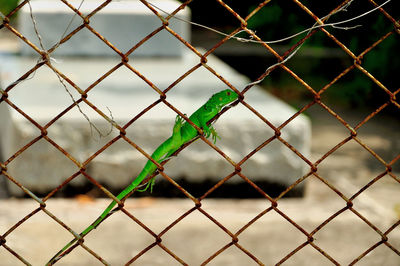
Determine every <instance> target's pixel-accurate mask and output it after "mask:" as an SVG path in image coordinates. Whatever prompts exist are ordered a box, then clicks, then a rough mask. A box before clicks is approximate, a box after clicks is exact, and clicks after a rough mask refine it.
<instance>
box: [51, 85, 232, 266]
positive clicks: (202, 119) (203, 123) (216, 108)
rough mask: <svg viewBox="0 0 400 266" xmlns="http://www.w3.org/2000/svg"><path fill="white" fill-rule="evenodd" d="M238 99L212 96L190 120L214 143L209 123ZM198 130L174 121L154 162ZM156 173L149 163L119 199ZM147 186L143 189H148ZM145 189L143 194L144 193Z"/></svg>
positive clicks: (225, 93) (222, 94) (226, 92)
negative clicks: (226, 106) (211, 138)
mask: <svg viewBox="0 0 400 266" xmlns="http://www.w3.org/2000/svg"><path fill="white" fill-rule="evenodd" d="M237 98H238V95H237V94H236V93H235V92H234V91H232V90H229V89H227V90H223V91H220V92H218V93H216V94H214V95H213V96H211V98H210V99H209V100H208V101H207V102H206V103H205V104H204V105H203V106H201V107H200V108H199V109H198V110H197V111H195V112H194V113H193V114H192V115H191V116H190V117H189V119H190V120H191V121H192V122H193V124H195V125H196V126H198V127H199V128H201V129H202V130H203V132H204V136H205V137H206V138H208V137H209V136H210V135H212V136H213V140H214V143H215V141H216V139H217V138H218V135H217V133H216V131H215V129H214V128H213V127H209V126H208V125H207V122H208V121H210V120H211V119H212V118H213V117H214V116H216V115H217V114H218V113H219V112H220V111H221V109H222V108H223V107H224V106H225V105H227V104H229V103H232V102H233V101H235V100H236V99H237ZM198 134H199V133H198V131H197V129H195V128H194V127H193V126H192V125H190V124H189V123H188V122H184V119H183V118H182V117H180V116H179V115H178V116H177V117H176V119H175V125H174V128H173V131H172V136H171V137H169V138H168V139H167V140H166V141H164V142H163V143H162V144H161V145H160V146H159V147H158V148H157V149H156V150H155V151H154V153H153V154H152V155H151V158H153V160H154V161H156V162H158V163H161V162H162V161H163V160H165V159H167V158H169V157H170V156H171V155H172V154H173V153H174V152H175V151H177V150H178V149H179V148H180V147H181V146H182V145H184V144H186V143H188V142H189V141H191V140H193V139H194V138H196V137H197V136H198ZM156 170H157V166H156V165H155V164H154V163H153V162H152V161H151V160H148V161H147V163H146V165H145V166H144V168H143V170H142V172H140V174H139V175H138V177H137V178H136V179H135V180H133V181H132V183H131V184H129V185H128V186H127V187H126V188H125V189H124V190H123V191H122V192H121V193H119V194H118V196H117V199H119V200H123V199H124V198H125V197H126V196H127V195H128V194H129V193H131V192H132V191H133V190H134V189H135V188H136V187H137V186H139V185H140V184H141V183H142V181H143V180H144V179H145V178H146V177H147V176H149V175H151V174H153V173H154V172H155V171H156ZM149 184H150V187H151V188H152V186H153V184H154V178H153V179H152V180H150V181H149V183H148V185H149ZM148 185H147V186H146V188H145V189H144V190H146V189H147V188H148ZM144 190H143V191H144ZM116 204H117V202H116V201H113V202H111V203H110V205H108V207H107V208H106V209H105V210H104V211H103V213H102V214H101V215H100V216H99V217H98V218H97V219H96V220H95V221H94V222H93V223H92V224H91V225H90V226H88V227H87V228H86V229H85V230H83V231H82V233H80V234H79V235H80V236H81V237H84V236H86V235H87V234H88V233H89V232H90V231H92V230H93V229H95V228H96V227H97V226H98V225H99V224H100V223H101V222H102V221H103V220H104V219H105V218H106V217H107V216H108V215H109V213H110V212H111V210H112V209H113V208H114V207H115V205H116ZM76 241H77V239H76V238H74V239H73V240H71V242H69V243H68V244H67V245H66V246H65V247H63V248H62V249H61V250H60V251H59V252H58V253H57V254H56V255H54V257H53V258H51V259H50V261H49V262H48V263H47V264H46V265H53V264H54V263H55V262H56V261H58V260H59V259H61V258H62V257H63V255H61V254H62V253H63V252H64V251H66V250H67V249H68V248H69V247H71V246H72V245H73V244H74V243H75V242H76Z"/></svg>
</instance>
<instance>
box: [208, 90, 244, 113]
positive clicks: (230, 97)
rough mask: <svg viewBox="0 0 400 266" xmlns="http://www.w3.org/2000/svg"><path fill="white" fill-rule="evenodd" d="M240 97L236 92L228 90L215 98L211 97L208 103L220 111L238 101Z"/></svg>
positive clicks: (218, 93)
mask: <svg viewBox="0 0 400 266" xmlns="http://www.w3.org/2000/svg"><path fill="white" fill-rule="evenodd" d="M237 98H238V95H237V93H236V92H234V91H233V90H230V89H226V90H223V91H220V92H217V93H216V94H214V95H213V96H211V98H210V100H209V101H208V102H209V103H210V104H212V105H216V106H217V107H218V108H219V109H220V108H222V107H224V106H225V105H227V104H229V103H231V102H233V101H235V100H237Z"/></svg>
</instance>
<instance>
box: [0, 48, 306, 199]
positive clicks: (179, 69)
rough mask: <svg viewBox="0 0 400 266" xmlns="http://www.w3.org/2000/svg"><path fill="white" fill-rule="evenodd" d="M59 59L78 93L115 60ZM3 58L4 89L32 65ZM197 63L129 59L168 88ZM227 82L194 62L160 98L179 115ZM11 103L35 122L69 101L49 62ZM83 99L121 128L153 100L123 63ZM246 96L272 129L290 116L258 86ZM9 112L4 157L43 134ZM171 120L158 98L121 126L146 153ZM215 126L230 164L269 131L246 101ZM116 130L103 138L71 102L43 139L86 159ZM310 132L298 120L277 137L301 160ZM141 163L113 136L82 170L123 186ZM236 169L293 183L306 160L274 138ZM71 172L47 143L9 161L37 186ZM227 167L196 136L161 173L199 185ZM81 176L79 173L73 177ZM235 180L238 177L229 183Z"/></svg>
mask: <svg viewBox="0 0 400 266" xmlns="http://www.w3.org/2000/svg"><path fill="white" fill-rule="evenodd" d="M56 59H57V62H55V63H54V66H55V67H56V68H58V69H60V71H62V72H63V73H64V74H65V75H67V76H68V77H69V78H70V79H71V80H72V81H73V82H74V83H76V84H77V85H78V86H79V87H80V88H81V89H82V90H85V89H86V88H87V87H88V86H89V85H90V84H91V83H92V82H94V81H95V80H96V79H98V78H99V77H100V75H101V73H105V72H106V71H108V70H109V69H111V68H112V67H113V66H115V65H116V64H117V63H118V61H117V60H115V59H112V58H109V59H96V58H91V59H90V60H88V59H71V58H67V57H65V58H62V57H58V58H56ZM1 60H2V62H4V64H3V66H4V68H2V69H1V71H2V73H3V75H4V76H5V77H7V80H5V85H6V86H7V85H8V84H10V83H11V82H13V81H14V80H16V79H17V78H18V77H19V76H20V75H21V74H22V73H24V71H23V70H24V69H26V67H27V66H29V65H31V64H32V62H34V59H32V58H30V57H12V56H8V57H5V56H3V58H1ZM208 60H209V62H208V64H209V65H210V66H211V67H213V68H214V69H215V70H216V71H218V73H219V74H221V75H222V76H223V77H225V78H226V79H227V80H229V81H230V82H231V83H232V84H233V85H234V86H236V87H237V88H243V87H244V86H245V85H246V84H247V83H248V80H247V79H246V78H245V77H244V76H242V75H240V74H239V73H237V72H236V71H234V70H233V69H231V68H230V67H229V66H227V65H225V64H224V63H223V62H221V61H220V60H218V59H217V58H216V57H214V56H209V57H208ZM198 61H199V58H198V57H197V56H196V55H194V54H193V53H186V54H185V55H184V56H183V57H182V58H180V59H179V58H175V59H174V58H165V59H162V60H161V59H144V58H143V59H138V60H136V61H135V62H134V64H132V65H133V66H134V67H135V68H137V69H138V70H139V71H140V72H141V73H142V74H143V75H145V76H146V77H147V78H148V79H149V80H150V81H152V82H153V83H154V84H155V85H156V86H157V87H158V88H160V89H165V88H167V87H168V86H169V85H170V84H171V83H173V82H174V81H175V80H176V79H177V78H178V77H179V76H180V75H182V74H183V73H185V72H186V71H187V70H188V69H190V68H191V67H192V66H194V65H196V64H197V63H198ZM25 71H26V70H25ZM68 88H69V90H70V91H71V93H73V95H74V96H75V97H77V94H76V93H74V89H73V88H72V87H71V86H68ZM226 88H227V87H226V85H225V84H224V83H222V82H221V81H220V80H219V79H218V78H216V77H215V76H214V75H213V74H212V73H210V72H209V71H208V70H207V69H205V68H200V69H197V70H196V71H194V72H193V73H191V74H190V75H189V76H188V77H187V78H185V79H184V80H183V81H182V82H180V83H179V84H178V85H177V86H176V87H174V88H173V89H172V90H171V91H170V92H169V93H168V94H167V101H168V102H169V103H171V104H173V105H174V106H175V107H176V108H178V109H179V110H181V112H183V113H186V114H188V115H190V114H191V113H192V112H194V111H195V110H197V109H198V108H199V107H200V106H201V105H202V104H204V103H205V102H206V101H207V100H208V98H209V97H210V96H211V95H212V94H213V93H215V92H217V91H220V90H222V89H226ZM9 99H10V100H11V101H13V103H14V104H16V105H17V106H19V107H20V108H21V109H22V110H23V111H24V112H26V113H27V114H29V116H31V117H32V118H33V119H35V120H36V121H38V122H39V123H40V124H41V125H45V124H46V123H48V122H49V121H50V120H51V119H52V118H53V117H55V116H56V115H58V114H59V113H61V112H62V111H63V110H64V109H65V108H66V107H68V106H69V105H70V104H71V103H72V100H71V98H70V97H69V95H68V94H67V92H66V91H65V88H64V87H63V86H62V85H61V84H60V82H59V80H58V78H57V77H56V76H55V74H54V73H53V72H52V71H51V70H49V69H48V68H47V67H46V66H44V67H42V68H40V69H39V70H38V71H37V72H36V73H35V75H34V77H33V78H31V79H29V80H27V81H25V82H22V83H20V84H19V85H18V86H16V87H15V88H14V89H12V90H11V91H10V93H9ZM87 99H88V100H89V101H90V102H91V103H93V104H94V105H96V106H97V108H98V109H99V110H101V111H102V112H103V113H104V114H106V115H108V116H110V113H109V110H110V111H111V112H112V116H113V117H114V118H115V120H116V122H117V123H118V124H119V125H124V124H125V123H126V122H127V121H129V120H130V119H132V118H133V117H135V116H136V115H137V114H138V113H139V112H140V111H142V110H143V109H144V108H145V107H147V106H149V105H150V104H151V103H153V102H154V101H156V100H157V99H159V96H158V94H157V93H156V92H155V91H154V90H153V89H152V88H150V87H149V86H148V85H147V84H146V83H145V82H144V81H143V80H141V79H140V78H138V77H137V76H136V75H135V74H134V73H132V72H131V71H130V70H128V69H127V68H126V67H124V66H123V67H121V68H120V69H119V70H117V71H116V72H115V73H113V74H111V75H110V76H109V77H107V78H106V79H104V80H103V81H102V82H101V83H99V84H98V85H97V86H96V87H94V88H93V89H92V90H91V91H90V92H89V93H88V98H87ZM245 100H246V102H247V103H248V104H250V105H251V106H252V107H253V108H255V109H256V110H257V111H258V112H259V113H261V114H262V115H263V116H265V117H266V118H267V119H268V120H269V121H270V122H271V123H272V124H274V125H275V126H279V125H280V124H282V123H283V122H284V121H285V120H287V119H288V118H289V117H290V116H291V115H293V114H294V113H295V110H294V109H293V108H291V107H290V106H288V105H287V104H285V103H283V102H282V101H280V100H279V99H277V98H275V97H273V96H272V95H270V94H268V93H266V92H264V91H262V90H261V89H260V88H258V87H255V88H253V89H251V90H250V91H249V92H248V93H247V94H246V95H245ZM1 105H4V103H1ZM80 106H81V108H82V110H83V111H84V112H85V113H86V114H87V115H88V116H89V117H90V119H91V121H92V122H93V123H94V124H95V125H96V126H97V127H99V128H100V129H101V130H102V132H103V133H105V132H107V131H108V130H109V128H110V125H109V124H108V122H107V121H105V120H104V119H103V118H102V117H101V116H100V115H98V114H97V113H95V112H94V111H93V110H92V109H91V108H89V107H88V106H87V105H86V104H84V103H82V104H81V105H80ZM108 109H109V110H108ZM10 113H11V120H12V121H13V123H14V125H15V127H16V128H17V129H18V131H19V133H18V134H9V138H10V143H14V146H13V149H11V151H10V150H9V151H8V152H5V158H6V159H7V158H9V156H11V155H12V154H13V153H14V152H16V151H17V150H18V149H19V148H20V147H22V146H23V145H25V144H26V143H28V142H29V141H30V140H32V139H33V138H35V137H37V136H39V135H40V131H39V130H38V129H37V128H36V127H35V126H34V125H33V124H31V123H30V122H29V121H27V120H26V119H25V118H24V117H22V116H21V115H19V114H18V113H17V112H16V111H15V110H11V112H10ZM175 116H176V113H175V112H174V111H172V110H171V109H170V108H169V107H167V106H166V105H165V104H163V103H160V104H159V105H157V106H156V107H155V108H154V109H151V110H150V111H149V112H148V113H146V114H145V115H143V117H141V118H140V119H138V120H137V121H136V122H135V123H133V124H132V125H131V126H130V127H129V128H128V129H127V136H128V137H129V138H131V139H132V141H134V142H135V143H136V144H138V145H139V146H140V147H141V148H142V149H144V150H145V151H146V152H147V153H149V154H151V153H152V152H153V151H154V149H155V148H156V147H157V146H158V145H159V144H161V143H162V142H163V141H164V140H165V139H166V138H168V137H169V136H170V135H171V132H172V127H173V124H174V119H175ZM215 128H216V129H217V131H218V132H219V135H220V136H221V140H218V141H217V144H216V145H217V146H218V147H219V148H220V149H221V150H222V151H223V152H225V153H226V154H227V155H228V156H229V157H230V158H232V160H234V161H235V162H239V161H240V160H241V159H242V158H243V157H244V156H246V155H247V154H249V153H250V152H251V151H252V150H253V149H255V148H256V147H258V146H259V145H260V144H261V143H263V142H264V141H266V140H267V139H268V138H270V137H271V136H273V134H274V133H273V131H272V130H271V128H269V127H268V126H267V125H266V124H265V123H263V122H262V121H261V120H260V119H259V118H258V117H257V116H256V115H254V114H253V113H252V112H250V111H249V110H248V109H247V108H245V107H244V106H243V105H238V106H236V107H235V108H232V109H230V110H229V112H227V113H225V114H224V115H223V116H222V117H221V118H220V119H219V120H218V121H217V122H216V123H215ZM117 134H118V132H115V131H114V132H112V133H111V134H110V135H109V136H107V137H104V138H100V139H99V138H98V136H97V135H96V134H91V129H90V126H89V124H88V122H87V121H86V120H85V119H84V118H83V116H82V114H81V113H80V112H79V111H78V110H77V108H74V109H72V110H71V111H70V112H68V113H67V114H66V115H65V116H63V117H61V118H60V119H59V120H58V121H57V122H56V123H54V124H53V125H52V126H50V127H49V128H48V136H49V137H50V138H51V139H52V140H53V141H55V142H56V143H58V144H59V145H60V146H61V147H62V148H63V149H65V150H66V151H68V152H69V153H70V154H71V155H72V156H73V157H74V158H75V159H76V160H77V161H79V162H83V161H85V160H86V159H87V158H88V157H89V156H91V155H92V154H93V153H95V152H96V151H97V150H98V149H99V148H101V147H102V146H103V145H105V143H107V142H108V141H109V140H111V139H112V138H113V137H115V136H116V135H117ZM310 134H311V131H310V122H309V120H308V119H307V118H306V117H304V116H299V117H297V118H296V119H294V120H293V121H292V122H290V123H289V124H288V125H287V126H285V127H284V129H282V138H284V139H285V140H286V141H287V142H289V143H290V144H291V145H293V146H294V147H295V148H296V149H298V150H299V151H300V152H301V153H302V154H303V155H305V156H308V155H309V152H310ZM145 162H146V158H145V157H144V156H143V155H142V154H140V153H139V152H138V151H137V150H136V149H134V148H133V147H132V146H130V145H129V144H128V143H127V142H125V141H124V140H119V141H117V142H116V143H114V144H113V145H112V146H111V147H109V148H107V149H106V150H105V151H104V152H102V153H101V154H100V155H99V156H97V157H96V158H95V159H94V160H93V161H92V162H90V163H89V164H88V166H87V172H88V173H89V174H90V175H92V177H93V178H95V179H96V180H97V181H98V182H101V183H103V184H106V185H108V186H110V187H113V188H119V189H121V188H123V187H124V186H125V185H126V184H127V183H128V182H130V181H131V180H132V179H133V178H134V177H135V176H136V175H137V174H138V173H139V172H140V171H141V169H142V167H143V166H144V164H145ZM242 168H243V173H244V174H245V175H246V176H247V177H248V178H250V179H251V180H253V181H262V180H264V181H271V182H276V183H279V184H284V185H289V184H291V183H293V182H294V181H295V180H296V179H298V178H300V177H301V176H302V175H303V174H304V173H305V171H307V169H309V168H308V166H307V165H306V163H305V162H303V161H302V160H301V159H300V158H299V157H297V155H296V154H294V153H293V152H292V151H291V150H290V149H289V148H288V147H286V146H285V145H283V144H282V143H281V142H279V141H277V140H274V141H273V142H272V143H270V144H269V145H268V146H266V147H264V148H263V149H261V150H260V151H259V152H257V153H256V154H255V155H254V156H252V157H251V158H249V160H248V161H247V162H245V163H244V164H243V165H242ZM77 170H78V168H77V166H76V165H75V164H74V163H72V161H71V160H69V159H67V158H66V157H65V156H64V155H63V154H62V153H61V152H60V151H59V150H57V149H56V148H54V147H53V146H52V145H51V144H50V143H48V142H47V141H46V140H40V142H38V143H36V144H34V145H33V146H32V147H30V148H29V149H27V150H26V151H24V152H23V154H22V155H21V156H19V157H18V158H16V159H15V160H14V161H13V162H12V163H10V165H9V171H10V173H11V174H12V175H13V176H15V177H16V178H18V179H19V180H20V181H21V182H22V183H23V184H24V185H25V186H26V187H28V188H30V189H32V190H34V191H41V192H44V191H48V190H50V189H52V188H54V187H56V186H58V185H59V184H60V183H61V182H62V181H63V180H65V179H66V178H67V177H69V176H70V175H72V174H73V173H74V172H76V171H77ZM232 171H234V168H233V166H232V165H230V164H229V163H228V162H227V161H226V160H225V159H224V158H222V157H221V156H220V155H219V154H218V153H217V152H216V151H215V150H213V149H212V148H210V147H209V146H208V145H206V144H205V143H204V142H203V141H201V140H199V141H197V142H195V143H193V145H191V146H189V147H188V148H187V149H185V150H184V151H183V152H181V153H180V154H179V156H178V157H176V158H174V159H173V160H171V161H170V162H169V163H168V164H167V165H166V170H165V172H166V173H167V174H168V175H170V176H171V177H172V178H180V177H184V178H186V179H188V180H189V181H193V182H201V181H202V180H204V179H206V178H207V179H211V180H214V182H218V180H220V179H222V178H224V177H225V176H226V175H228V174H229V173H231V172H232ZM84 180H85V179H84V178H77V179H76V181H75V182H77V183H79V182H83V181H84ZM240 180H241V179H240V178H238V177H235V178H233V179H232V182H239V181H240ZM11 190H12V193H13V194H14V195H20V194H21V190H20V189H18V188H16V187H13V188H12V189H11Z"/></svg>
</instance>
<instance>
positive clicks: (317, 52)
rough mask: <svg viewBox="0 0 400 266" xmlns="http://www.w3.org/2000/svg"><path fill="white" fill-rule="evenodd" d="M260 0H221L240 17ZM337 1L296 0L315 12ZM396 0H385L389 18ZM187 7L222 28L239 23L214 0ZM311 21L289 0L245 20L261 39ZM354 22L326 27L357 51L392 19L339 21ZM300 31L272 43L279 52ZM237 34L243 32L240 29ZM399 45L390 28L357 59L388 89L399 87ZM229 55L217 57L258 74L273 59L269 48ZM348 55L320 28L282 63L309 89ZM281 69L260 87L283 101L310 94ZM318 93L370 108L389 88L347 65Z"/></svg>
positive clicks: (354, 8) (363, 6)
mask: <svg viewBox="0 0 400 266" xmlns="http://www.w3.org/2000/svg"><path fill="white" fill-rule="evenodd" d="M181 1H182V0H181ZM261 2H263V1H261V0H248V1H237V0H225V1H224V3H226V4H227V5H228V6H229V7H231V8H232V9H233V10H234V11H235V12H237V13H238V14H239V15H240V16H241V17H242V18H245V17H247V16H248V14H250V12H251V11H253V10H254V8H256V7H257V6H258V5H259V4H260V3H261ZM342 2H343V1H341V0H331V1H315V0H301V3H303V4H304V5H305V6H306V7H307V8H308V9H309V10H310V11H311V12H313V13H314V14H315V15H316V16H318V17H320V18H322V17H323V16H325V15H327V14H328V13H329V12H331V11H332V10H333V9H335V8H336V7H338V5H339V4H340V3H342ZM377 2H378V4H379V3H383V2H384V1H383V0H382V1H377ZM398 2H399V1H395V0H392V1H391V2H390V3H388V4H386V5H385V6H384V9H385V10H386V11H387V12H388V13H389V14H390V15H391V16H392V17H393V18H394V19H398V18H399V17H400V8H399V7H398ZM396 6H397V7H396ZM189 7H190V8H191V9H192V20H193V21H194V22H197V23H200V24H204V25H207V26H210V27H213V28H216V29H219V30H222V31H224V32H227V33H229V32H230V31H232V30H234V29H236V28H238V27H240V21H239V20H238V19H237V18H236V17H235V16H233V15H232V14H231V13H230V12H229V11H227V10H226V9H225V8H224V7H222V6H221V5H220V4H219V3H217V1H215V0H201V1H193V2H192V3H191V4H190V5H189ZM372 8H374V6H373V5H372V4H371V3H370V2H368V1H353V2H351V4H350V6H348V7H347V8H346V10H345V11H343V12H339V13H336V14H335V15H333V16H331V17H330V18H329V20H328V22H338V21H343V20H347V19H349V18H352V17H355V16H358V15H360V14H362V13H364V12H367V11H369V10H371V9H372ZM314 23H315V20H314V19H313V18H312V17H311V16H310V15H309V14H307V13H306V12H305V11H304V10H302V9H301V8H300V7H299V5H297V4H296V3H295V2H294V1H291V0H272V1H270V2H269V3H267V4H266V5H265V6H264V7H263V8H262V9H261V10H259V11H258V12H257V13H256V14H255V15H254V16H253V17H251V18H250V19H249V20H248V26H247V27H248V28H249V29H251V30H253V31H255V32H256V34H257V36H259V37H260V38H261V39H262V40H264V41H272V40H278V39H282V38H285V37H287V36H290V35H292V34H295V33H297V32H300V31H302V30H304V29H306V28H308V27H311V26H312V25H314ZM355 25H361V26H360V27H358V28H355V29H350V30H343V29H337V28H332V27H330V28H327V31H328V32H330V33H331V34H333V35H334V36H335V37H336V38H337V39H338V40H339V41H340V42H341V43H342V44H344V45H345V46H346V47H348V48H349V49H350V51H351V52H352V53H353V54H354V55H356V56H358V55H359V54H360V53H362V52H363V51H364V50H365V49H367V48H368V47H370V46H371V45H372V44H373V43H374V42H376V41H378V40H379V39H380V38H381V37H382V36H383V35H384V34H386V33H388V32H390V31H393V29H394V27H393V23H392V22H391V21H390V20H389V19H388V18H387V17H385V16H384V15H383V14H382V13H381V12H380V11H378V10H377V11H374V12H372V13H370V14H368V15H367V16H364V17H361V18H359V19H357V20H355V21H352V22H349V23H347V24H342V25H340V26H355ZM304 36H305V35H301V36H298V37H295V38H293V39H291V40H289V41H286V42H283V43H279V44H276V45H274V44H272V45H271V46H272V47H273V48H274V49H276V50H277V51H281V53H282V51H286V50H287V49H288V48H289V47H290V46H291V45H293V44H295V43H296V42H298V41H299V40H300V39H301V38H302V37H304ZM239 37H248V36H247V35H246V34H243V33H242V34H240V35H239ZM221 38H222V37H221ZM231 41H233V40H231ZM242 45H248V46H251V45H253V44H249V43H243V44H242ZM250 49H251V48H250ZM399 50H400V45H399V34H396V33H395V34H392V36H390V37H389V38H387V39H386V40H384V41H383V42H382V43H380V44H379V45H377V46H376V47H375V48H374V49H372V50H371V51H369V52H368V53H367V54H366V55H365V56H364V58H363V59H362V60H361V66H362V67H363V68H365V69H366V70H368V72H370V73H371V74H372V75H373V76H374V77H376V78H377V79H378V80H379V81H381V82H382V84H384V85H385V86H386V88H388V89H389V90H391V91H392V92H393V91H395V90H396V89H398V88H399V87H400V86H399V79H398V77H397V75H398V72H399V69H400V56H399ZM230 57H231V58H229V56H226V55H224V56H223V57H221V58H222V59H223V60H225V61H226V62H227V63H229V64H230V65H232V66H233V67H235V68H236V69H237V70H238V71H240V72H242V73H243V74H245V75H247V76H249V77H250V78H251V79H255V78H257V77H258V76H260V75H261V73H263V72H264V71H265V69H266V68H267V67H268V66H270V65H272V64H273V63H276V60H275V59H274V58H273V56H272V57H271V55H268V52H266V55H265V56H259V55H257V56H255V55H252V54H247V55H246V54H232V55H231V56H230ZM353 61H354V60H353V59H352V57H351V56H349V55H348V54H347V53H346V52H344V51H343V50H342V49H341V48H340V47H339V46H338V45H337V44H336V43H335V42H334V41H333V40H332V39H331V38H329V37H328V36H327V35H326V34H325V33H323V32H322V31H320V30H319V31H318V32H316V33H315V34H314V35H313V36H312V37H311V38H309V39H308V40H307V41H306V42H305V43H304V46H303V47H302V49H300V51H299V52H298V54H297V55H296V56H294V57H293V58H292V59H291V60H289V61H288V62H287V65H289V66H290V68H291V69H292V70H293V71H294V72H295V73H296V74H297V75H299V76H300V77H301V78H302V79H303V80H305V81H306V82H307V83H308V84H310V85H311V86H312V87H313V88H314V89H316V90H319V89H321V88H323V87H324V86H325V85H326V84H327V83H329V82H330V81H332V80H333V79H334V78H335V77H336V76H337V75H339V74H340V73H341V72H342V71H343V70H344V69H346V68H347V67H349V66H350V65H352V64H353ZM284 72H285V71H281V70H279V69H276V70H274V71H273V72H272V73H271V74H270V75H269V76H268V78H266V79H265V80H264V84H263V85H264V87H267V88H268V89H269V90H272V92H273V93H274V94H276V95H278V96H279V97H283V98H285V99H284V100H285V101H292V100H293V101H295V100H296V99H295V98H297V100H302V98H304V99H309V97H310V96H311V95H310V93H309V92H308V91H307V90H306V89H305V88H304V87H302V86H301V85H299V83H298V82H297V81H296V80H294V79H293V78H292V77H290V75H288V74H287V73H284ZM323 97H324V100H328V101H335V102H336V103H342V104H344V105H349V106H355V105H358V106H360V105H365V106H369V107H373V108H374V107H376V106H377V105H382V104H383V103H384V102H387V101H388V100H389V96H388V94H387V93H385V92H384V91H383V89H382V88H380V87H379V86H378V85H376V84H375V83H374V82H373V81H372V80H371V79H370V78H368V77H367V76H365V74H363V73H361V72H360V71H359V70H353V71H350V73H348V74H347V75H345V76H344V77H343V78H341V79H340V80H339V81H338V82H337V83H336V84H334V85H333V86H332V87H330V88H329V89H328V90H327V91H325V92H324V94H323Z"/></svg>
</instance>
